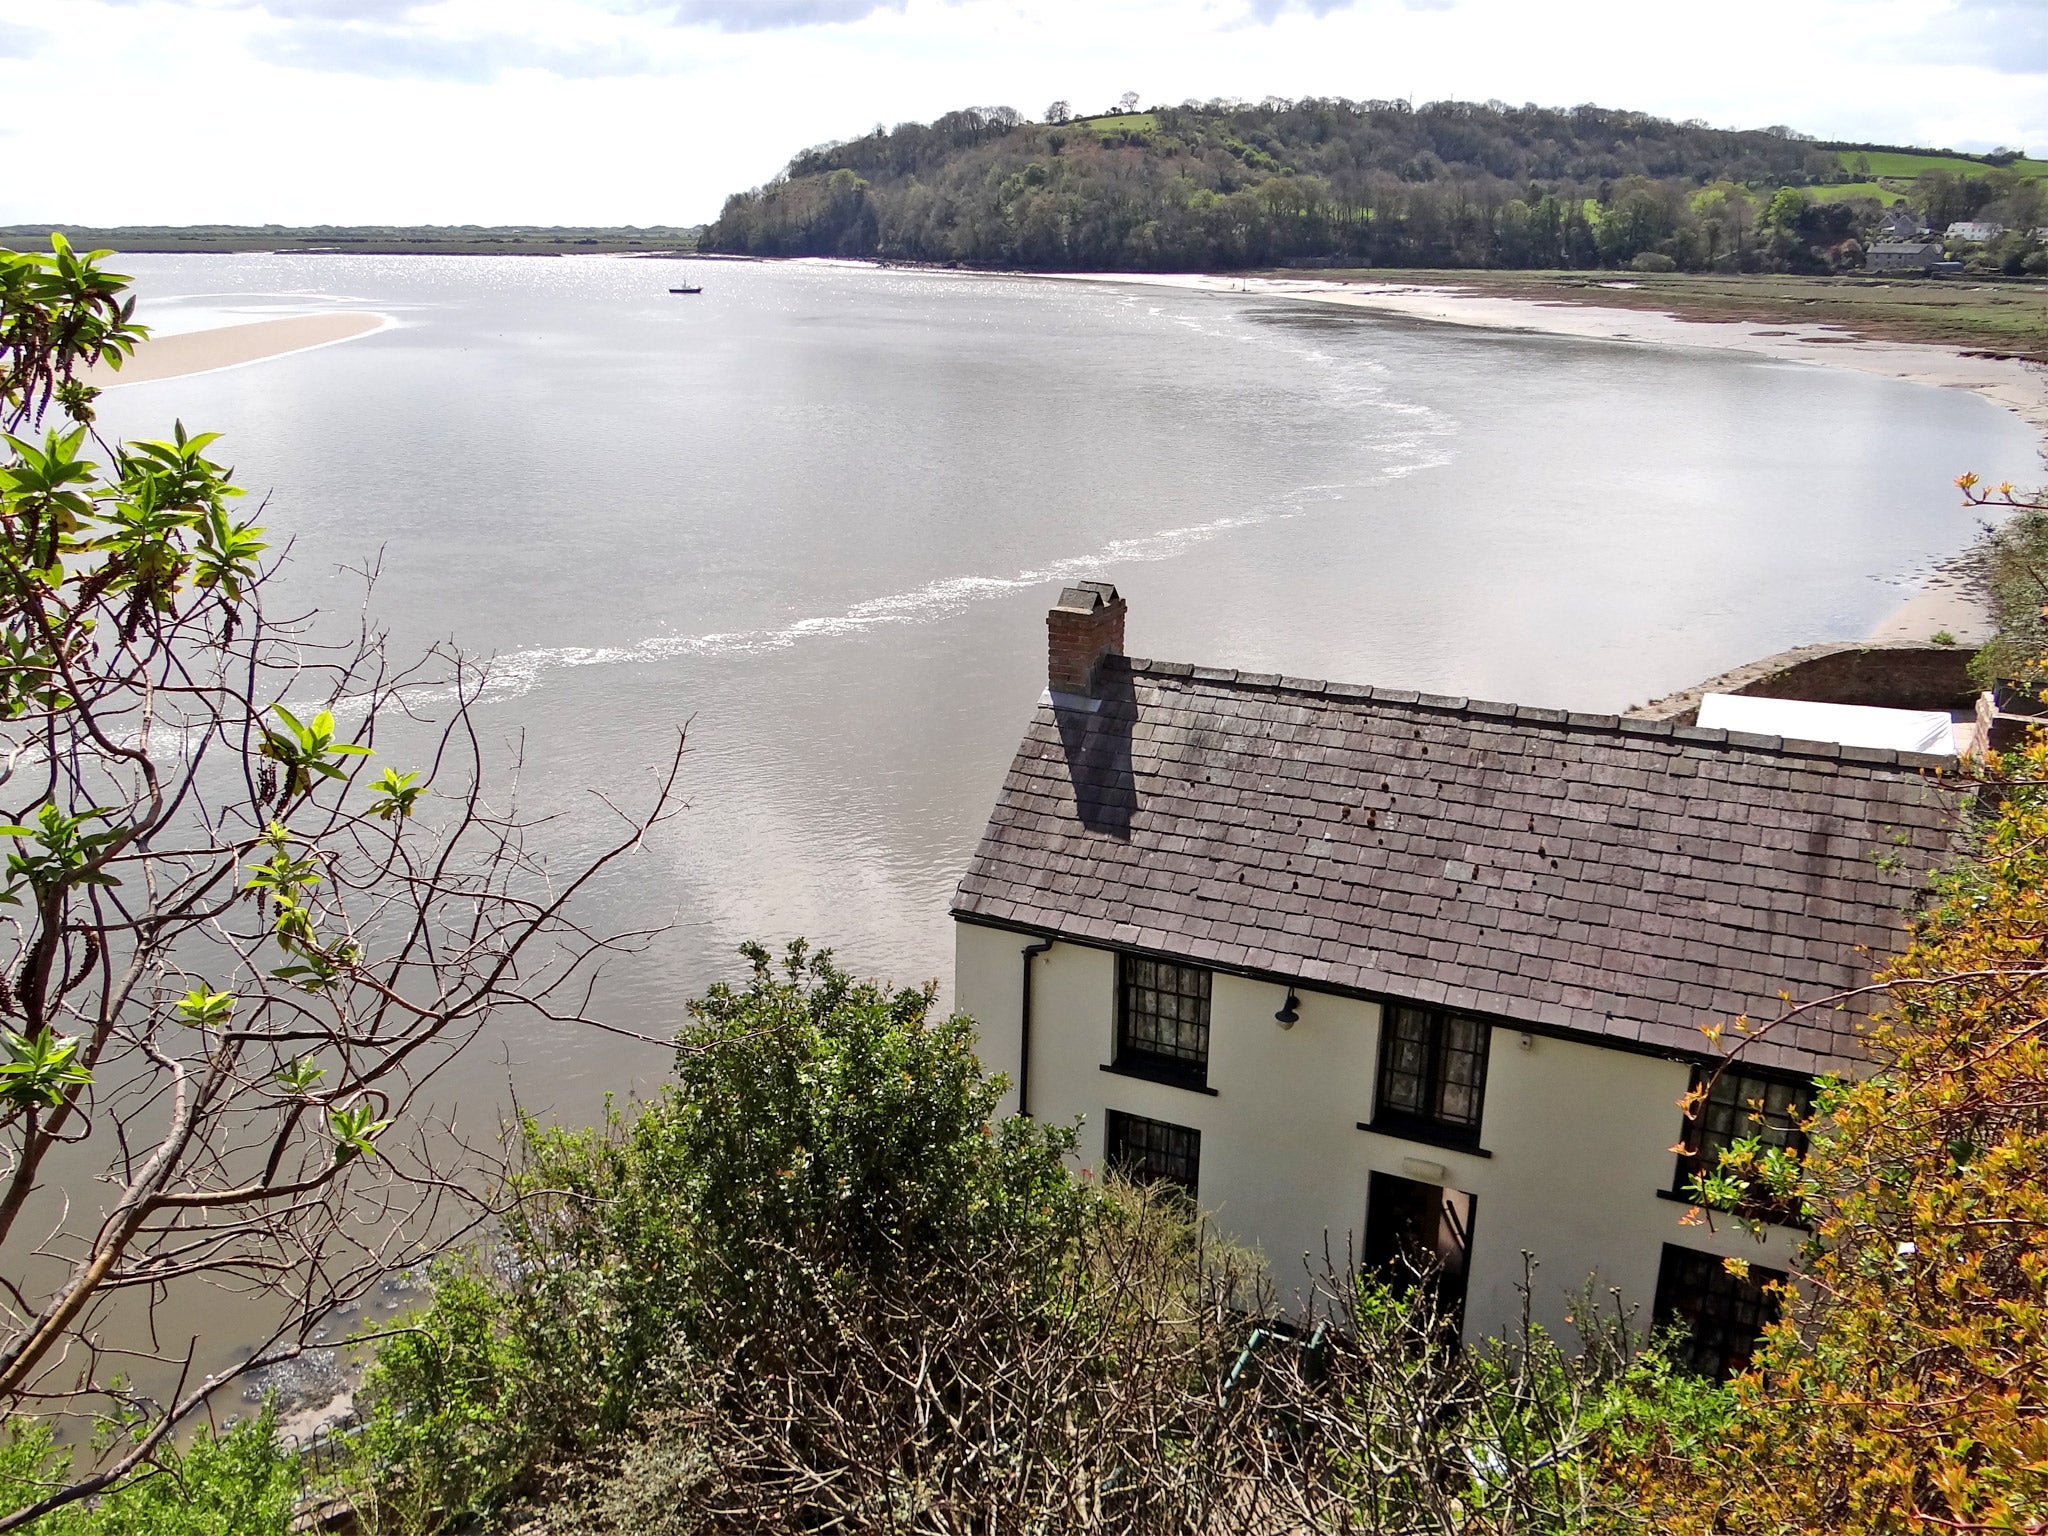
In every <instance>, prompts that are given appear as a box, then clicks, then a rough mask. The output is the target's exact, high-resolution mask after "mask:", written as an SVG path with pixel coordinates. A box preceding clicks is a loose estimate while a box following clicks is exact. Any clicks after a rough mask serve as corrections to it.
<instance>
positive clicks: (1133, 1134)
mask: <svg viewBox="0 0 2048 1536" xmlns="http://www.w3.org/2000/svg"><path fill="white" fill-rule="evenodd" d="M1107 1132H1108V1135H1107V1138H1106V1140H1105V1142H1104V1147H1103V1155H1102V1161H1103V1163H1104V1165H1105V1166H1106V1167H1109V1168H1112V1169H1114V1170H1116V1171H1117V1172H1118V1173H1120V1174H1122V1175H1123V1176H1124V1177H1125V1178H1127V1179H1129V1180H1130V1181H1131V1182H1132V1183H1133V1184H1170V1185H1172V1186H1173V1187H1174V1188H1175V1189H1178V1190H1180V1191H1181V1192H1182V1193H1184V1194H1185V1195H1186V1196H1187V1197H1188V1198H1189V1199H1190V1200H1192V1199H1194V1198H1195V1197H1196V1190H1197V1187H1198V1186H1199V1184H1200V1182H1201V1174H1202V1133H1201V1132H1200V1131H1197V1130H1192V1129H1190V1128H1189V1127H1187V1126H1185V1125H1169V1124H1168V1123H1167V1122H1166V1121H1164V1120H1147V1119H1146V1118H1145V1117H1144V1116H1143V1115H1127V1114H1125V1113H1123V1112H1122V1111H1121V1110H1115V1109H1112V1110H1111V1111H1110V1112H1109V1124H1108V1127H1107Z"/></svg>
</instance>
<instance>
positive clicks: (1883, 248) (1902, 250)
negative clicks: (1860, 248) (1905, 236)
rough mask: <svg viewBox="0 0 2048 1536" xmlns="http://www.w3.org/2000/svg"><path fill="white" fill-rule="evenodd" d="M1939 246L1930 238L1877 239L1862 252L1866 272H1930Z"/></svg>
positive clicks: (1937, 257) (1937, 259)
mask: <svg viewBox="0 0 2048 1536" xmlns="http://www.w3.org/2000/svg"><path fill="white" fill-rule="evenodd" d="M1940 260H1941V247H1940V246H1938V245H1936V244H1935V243H1934V242H1933V241H1931V240H1878V241H1874V242H1872V244H1871V246H1870V248H1869V249H1868V250H1866V251H1865V252H1864V253H1863V270H1864V271H1866V272H1932V271H1933V270H1934V266H1935V263H1936V262H1938V261H1940Z"/></svg>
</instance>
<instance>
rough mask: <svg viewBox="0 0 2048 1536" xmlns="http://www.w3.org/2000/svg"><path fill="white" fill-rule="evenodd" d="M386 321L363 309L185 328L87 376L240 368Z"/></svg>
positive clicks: (165, 375)
mask: <svg viewBox="0 0 2048 1536" xmlns="http://www.w3.org/2000/svg"><path fill="white" fill-rule="evenodd" d="M389 324H391V320H390V317H389V316H386V315H375V314H365V313H360V312H357V313H350V314H328V315H292V316H289V317H287V318H285V319H282V320H257V321H253V322H251V323H250V324H248V325H223V326H219V327H216V328H215V329H213V330H208V331H185V332H179V333H175V334H172V335H169V336H152V337H151V338H150V339H149V340H148V341H145V342H144V343H142V345H141V346H139V347H137V348H136V349H135V355H134V356H133V357H131V358H130V359H128V361H127V362H126V363H124V364H123V365H122V366H121V369H120V371H119V372H116V371H114V370H113V369H111V368H94V369H93V370H91V371H90V372H89V373H87V375H86V381H87V382H88V383H91V384H96V385H98V386H99V387H100V388H102V389H111V388H117V387H119V386H120V385H123V384H150V383H154V382H156V381H157V380H159V379H176V378H182V377H184V376H185V375H186V374H192V373H212V372H214V371H215V370H217V369H221V368H240V367H242V366H243V365H245V364H248V363H260V362H262V361H264V360H265V359H267V358H272V357H283V356H284V355H286V354H287V353H291V352H306V351H310V350H311V349H312V348H314V347H331V346H334V345H335V344H336V343H338V342H344V341H353V340H355V339H356V338H357V337H358V336H367V335H369V334H370V333H371V332H373V331H381V330H382V329H384V327H385V326H387V325H389Z"/></svg>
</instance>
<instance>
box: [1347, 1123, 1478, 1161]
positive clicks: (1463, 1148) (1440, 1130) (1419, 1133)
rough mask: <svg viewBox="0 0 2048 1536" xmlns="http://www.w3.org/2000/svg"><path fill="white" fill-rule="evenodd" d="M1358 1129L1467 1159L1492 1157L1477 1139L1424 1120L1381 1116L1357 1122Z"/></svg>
mask: <svg viewBox="0 0 2048 1536" xmlns="http://www.w3.org/2000/svg"><path fill="white" fill-rule="evenodd" d="M1358 1128H1359V1129H1360V1130H1361V1131H1370V1132H1372V1134H1373V1135H1375V1136H1391V1137H1392V1138H1393V1139H1394V1140H1396V1141H1412V1142H1416V1143H1419V1144H1420V1145H1422V1146H1425V1147H1441V1148H1443V1150H1444V1151H1446V1152H1463V1153H1464V1154H1465V1155H1466V1156H1467V1157H1491V1156H1493V1154H1492V1153H1491V1152H1489V1151H1487V1150H1486V1148H1484V1147H1482V1146H1481V1145H1479V1140H1478V1138H1477V1137H1466V1136H1459V1135H1457V1134H1456V1133H1455V1132H1453V1131H1450V1130H1448V1129H1446V1128H1445V1127H1443V1126H1440V1125H1432V1124H1431V1123H1430V1122H1428V1121H1426V1120H1425V1121H1420V1122H1417V1121H1411V1120H1408V1119H1405V1118H1403V1119H1398V1120H1389V1119H1387V1118H1386V1117H1385V1116H1381V1117H1380V1118H1379V1119H1377V1120H1373V1121H1370V1122H1368V1121H1364V1120H1361V1121H1359V1122H1358Z"/></svg>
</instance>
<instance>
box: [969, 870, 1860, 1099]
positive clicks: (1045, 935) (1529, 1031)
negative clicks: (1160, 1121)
mask: <svg viewBox="0 0 2048 1536" xmlns="http://www.w3.org/2000/svg"><path fill="white" fill-rule="evenodd" d="M947 916H949V917H951V918H952V919H953V921H954V922H956V923H967V924H969V925H970V926H972V927H975V928H987V929H990V930H992V931H993V932H996V933H1020V934H1026V935H1028V936H1030V937H1032V938H1039V939H1051V940H1052V941H1053V942H1054V943H1057V944H1071V945H1073V946H1074V947H1075V948H1076V949H1094V950H1100V951H1102V952H1103V953H1104V954H1109V955H1144V956H1146V957H1148V958H1150V959H1154V960H1174V961H1178V962H1179V963H1180V964H1182V965H1201V966H1205V967H1207V968H1208V969H1209V970H1210V971H1212V972H1214V973H1215V974H1216V975H1218V976H1241V977H1243V978H1245V979H1246V980H1247V981H1263V982H1267V983H1269V984H1271V985H1273V986H1277V987H1290V986H1291V987H1293V988H1295V989H1296V990H1297V991H1300V992H1315V993H1320V994H1321V995H1322V996H1324V997H1347V998H1351V999H1354V1000H1355V1001H1357V1002H1361V1003H1378V1004H1380V1005H1381V1006H1382V1007H1384V1006H1385V1005H1386V1004H1388V1003H1406V1004H1410V1005H1416V999H1415V998H1414V997H1412V996H1409V997H1402V996H1397V995H1396V994H1394V993H1392V992H1376V991H1374V990H1372V989H1371V988H1369V987H1349V986H1345V985H1344V984H1343V983H1341V982H1335V981H1309V980H1305V979H1304V978H1303V977H1301V976H1300V975H1298V974H1294V973H1290V972H1287V971H1269V970H1263V969H1261V968H1260V967H1258V966H1253V965H1230V964H1228V963H1226V962H1224V961H1221V960H1193V959H1190V958H1189V957H1188V956H1186V955H1181V954H1175V953H1173V952H1172V951H1170V950H1164V949H1146V948H1145V947H1144V946H1142V945H1138V944H1116V943H1112V942H1110V941H1109V940H1107V939H1095V938H1086V937H1082V936H1080V935H1076V934H1071V933H1062V932H1061V931H1060V930H1059V929H1057V928H1047V927H1046V926H1044V925H1043V924H1041V923H1018V922H1012V921H1010V920H1008V919H1007V918H998V917H990V916H988V915H987V914H986V913H981V912H966V911H962V910H961V909H960V908H958V907H955V908H953V909H952V910H951V911H949V912H948V913H947ZM1419 1006H1421V1007H1425V1008H1441V1007H1443V1006H1444V1005H1443V1004H1442V1003H1422V1004H1420V1005H1419ZM1451 1011H1452V1012H1454V1013H1462V1014H1466V1015H1468V1016H1469V1017H1471V1018H1475V1019H1479V1020H1482V1021H1483V1022H1485V1023H1488V1024H1491V1025H1492V1026H1493V1027H1494V1028H1495V1029H1506V1030H1512V1031H1514V1032H1515V1033H1516V1034H1520V1035H1535V1036H1536V1037H1537V1038H1538V1039H1542V1040H1568V1041H1570V1042H1572V1043H1573V1044H1575V1045H1592V1046H1598V1047H1599V1048H1600V1049H1602V1050H1607V1051H1622V1052H1624V1053H1626V1054H1628V1055H1630V1056H1644V1057H1647V1058H1649V1059H1650V1060H1652V1061H1679V1062H1684V1063H1685V1064H1686V1065H1687V1066H1695V1067H1696V1066H1713V1065H1715V1064H1716V1063H1718V1062H1720V1061H1721V1060H1722V1059H1723V1058H1721V1057H1720V1056H1717V1055H1715V1054H1713V1053H1712V1052H1710V1051H1705V1050H1699V1051H1689V1050H1686V1049H1684V1048H1683V1047H1682V1046H1675V1045H1645V1044H1644V1043H1643V1042H1642V1041H1640V1040H1631V1039H1628V1038H1627V1037H1626V1036H1623V1035H1604V1034H1601V1033H1599V1032H1598V1031H1596V1030H1590V1029H1567V1028H1565V1027H1563V1026H1561V1025H1557V1024H1545V1023H1542V1022H1539V1021H1537V1020H1534V1019H1518V1018H1515V1017H1513V1016H1512V1015H1509V1014H1505V1013H1493V1012H1490V1011H1488V1010H1487V1009H1484V1008H1455V1009H1452V1010H1451ZM1839 1059H1846V1058H1839ZM1756 1070H1757V1071H1759V1072H1767V1073H1771V1074H1774V1075H1776V1076H1779V1077H1801V1076H1805V1075H1806V1074H1804V1073H1802V1072H1800V1071H1799V1070H1798V1069H1797V1068H1794V1067H1776V1066H1773V1067H1758V1068H1756ZM1823 1070H1826V1069H1825V1068H1816V1072H1818V1071H1823Z"/></svg>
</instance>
